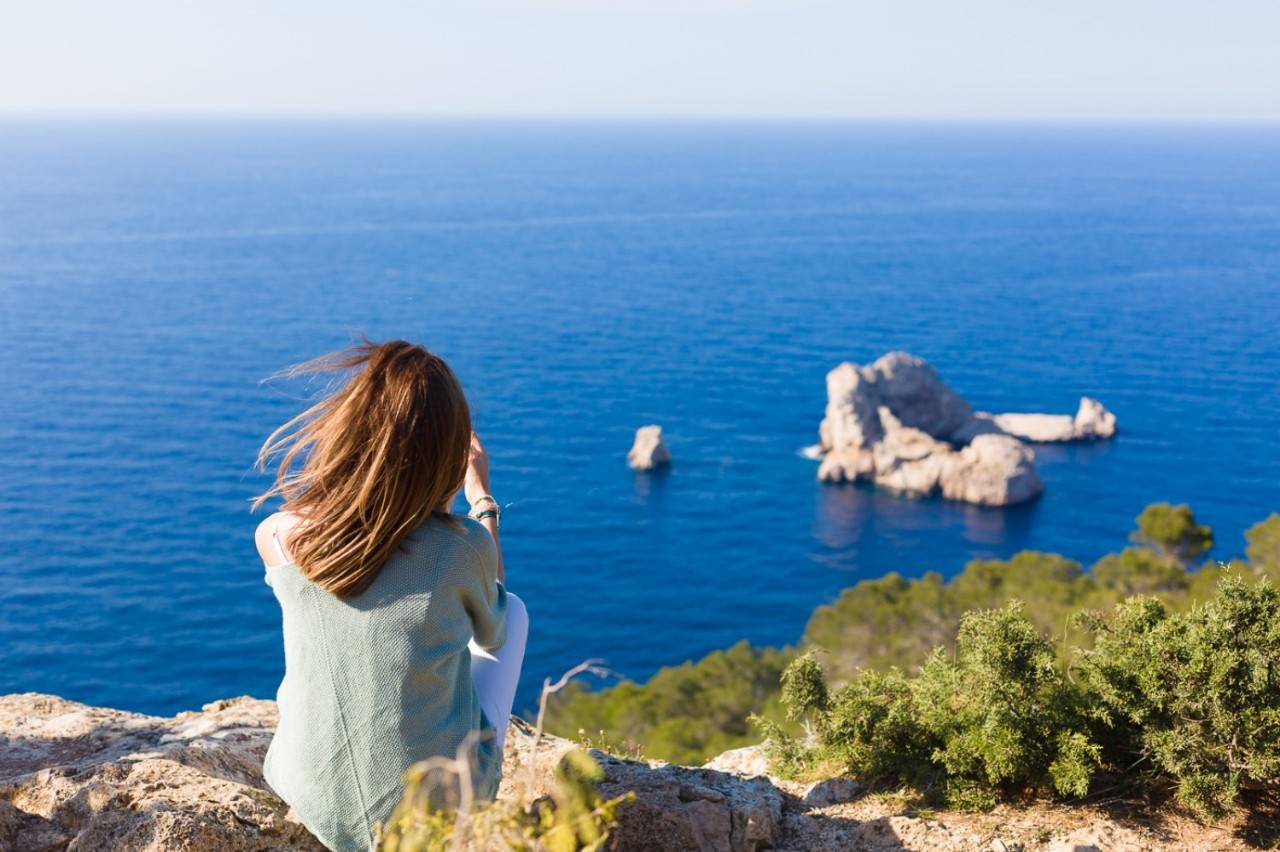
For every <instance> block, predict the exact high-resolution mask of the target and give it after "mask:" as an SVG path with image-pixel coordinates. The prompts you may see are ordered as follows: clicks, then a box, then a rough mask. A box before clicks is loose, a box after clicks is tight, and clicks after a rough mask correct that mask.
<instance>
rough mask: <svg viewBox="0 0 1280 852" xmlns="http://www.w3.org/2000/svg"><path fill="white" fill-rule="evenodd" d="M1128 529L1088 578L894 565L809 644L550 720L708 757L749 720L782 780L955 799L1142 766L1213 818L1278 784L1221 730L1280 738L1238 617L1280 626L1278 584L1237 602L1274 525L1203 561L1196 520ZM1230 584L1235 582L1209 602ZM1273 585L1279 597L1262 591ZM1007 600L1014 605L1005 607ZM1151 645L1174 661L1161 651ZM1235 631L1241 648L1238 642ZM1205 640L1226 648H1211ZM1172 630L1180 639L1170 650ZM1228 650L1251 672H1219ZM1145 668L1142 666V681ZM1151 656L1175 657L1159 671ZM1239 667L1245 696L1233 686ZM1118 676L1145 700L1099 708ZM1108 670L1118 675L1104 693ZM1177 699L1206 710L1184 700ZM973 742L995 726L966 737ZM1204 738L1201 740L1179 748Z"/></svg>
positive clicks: (637, 688) (1067, 787) (575, 703)
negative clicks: (871, 783) (1140, 617)
mask: <svg viewBox="0 0 1280 852" xmlns="http://www.w3.org/2000/svg"><path fill="white" fill-rule="evenodd" d="M1137 527H1138V528H1137V530H1136V531H1135V532H1134V533H1133V535H1132V536H1131V539H1132V540H1133V541H1134V543H1135V544H1134V546H1131V547H1128V548H1126V549H1124V550H1122V551H1120V552H1118V553H1114V554H1111V555H1108V556H1105V557H1103V558H1102V559H1100V560H1098V561H1097V562H1096V563H1095V564H1094V565H1093V566H1092V568H1091V569H1090V570H1085V568H1084V567H1083V566H1082V565H1081V564H1080V563H1078V562H1075V561H1072V560H1070V559H1067V558H1065V557H1062V556H1058V555H1056V554H1049V553H1039V552H1034V551H1025V552H1022V553H1019V554H1017V555H1015V556H1014V557H1012V558H1011V559H1009V560H978V561H974V562H971V563H969V564H968V565H967V566H966V567H965V568H964V570H963V571H961V572H960V573H959V574H957V575H956V576H955V577H953V578H951V579H950V580H944V579H943V578H942V576H941V575H939V574H936V573H929V574H925V575H924V576H923V577H921V578H920V579H917V580H907V579H904V578H903V577H901V576H899V575H897V574H889V575H887V576H885V577H883V578H880V579H878V580H870V581H864V582H861V583H858V584H857V585H856V586H853V587H851V588H849V589H846V590H845V591H844V592H842V593H841V594H840V596H839V597H838V599H837V600H836V601H835V602H834V603H832V604H830V605H829V606H824V607H819V608H818V609H817V610H816V611H815V612H814V614H813V616H812V617H811V618H810V620H809V624H808V626H807V627H806V629H805V634H804V639H803V643H802V645H801V647H800V648H799V649H795V650H792V649H781V650H778V649H768V648H765V649H757V648H752V647H750V646H749V645H747V644H746V643H740V644H738V645H736V646H734V647H733V648H731V649H730V650H728V651H724V652H717V653H716V654H712V655H710V656H708V657H706V658H704V659H703V660H702V661H700V662H698V663H696V664H694V663H686V664H685V665H683V666H678V667H674V668H669V669H663V670H662V671H660V672H659V673H657V674H656V675H655V676H654V677H653V678H652V679H651V680H650V681H649V682H648V683H647V684H644V685H639V684H635V683H631V682H624V683H622V684H619V685H618V686H615V687H611V688H609V689H604V690H600V691H591V690H588V689H585V688H583V687H577V688H575V689H573V690H572V691H570V692H569V694H567V695H563V696H556V697H555V700H553V702H552V704H551V707H550V714H549V727H550V728H551V730H553V731H555V732H556V733H560V734H563V735H567V736H575V735H580V734H581V733H587V734H589V735H592V736H595V735H598V734H603V735H604V736H603V737H602V738H603V739H606V740H608V739H610V738H613V739H615V740H616V741H622V742H626V743H629V744H633V745H638V746H639V747H641V748H642V749H643V750H644V752H645V753H646V754H647V755H649V756H652V757H660V758H663V759H667V760H672V761H678V762H682V763H698V762H701V761H702V760H704V759H706V758H707V757H710V756H712V755H714V754H716V753H718V752H720V751H723V750H724V749H727V748H732V747H735V746H738V745H744V744H747V743H750V742H754V741H757V740H758V739H759V735H758V733H753V731H752V730H751V728H750V727H749V726H748V724H747V718H748V716H750V715H751V714H756V716H757V721H758V723H759V725H760V726H761V728H763V729H764V730H765V732H766V733H767V734H769V735H770V740H771V742H772V743H773V745H772V749H773V754H774V757H775V760H776V761H777V763H778V765H779V767H780V768H781V769H782V771H784V772H788V773H790V774H795V775H803V774H810V773H822V772H830V771H837V770H838V771H847V772H856V773H857V774H861V775H865V776H868V777H881V778H886V779H888V778H893V779H896V780H899V781H904V782H909V783H911V784H915V785H917V786H919V787H920V788H921V789H924V790H928V791H930V792H932V793H936V794H937V795H939V796H940V797H941V798H943V799H945V800H947V801H949V802H951V803H953V804H965V803H967V804H969V805H980V804H984V803H989V802H990V801H992V800H993V797H994V796H996V795H999V794H1000V793H1002V792H1007V791H1011V790H1017V789H1033V788H1034V789H1045V790H1052V791H1055V792H1057V793H1058V794H1060V795H1066V796H1078V795H1082V792H1081V791H1083V790H1087V789H1088V788H1089V785H1090V780H1091V779H1092V778H1093V777H1094V775H1095V774H1096V773H1098V772H1103V771H1112V772H1121V771H1124V772H1128V771H1129V768H1130V767H1132V768H1133V772H1141V773H1145V776H1147V778H1148V780H1153V781H1160V780H1161V779H1163V780H1164V781H1170V780H1172V781H1173V782H1176V783H1177V785H1178V786H1177V790H1178V795H1179V798H1180V799H1181V800H1182V801H1184V802H1186V803H1187V804H1188V805H1189V806H1191V807H1193V808H1195V809H1197V810H1198V811H1199V812H1200V813H1202V814H1205V815H1209V814H1211V813H1213V812H1215V805H1214V802H1215V801H1216V802H1218V803H1219V804H1221V803H1223V802H1227V801H1229V800H1230V799H1231V798H1232V796H1233V795H1234V791H1235V790H1237V789H1240V788H1241V787H1245V786H1251V785H1254V786H1256V785H1258V784H1273V783H1275V780H1274V779H1275V777H1276V776H1275V773H1274V771H1273V770H1272V769H1271V768H1270V767H1271V766H1272V764H1271V763H1269V761H1271V760H1273V759H1274V755H1273V754H1271V753H1270V752H1267V751H1266V749H1263V748H1261V746H1257V745H1256V744H1255V746H1252V747H1250V748H1251V750H1249V751H1247V753H1248V754H1249V755H1250V756H1249V757H1247V758H1245V757H1242V755H1243V754H1245V753H1246V752H1245V751H1242V748H1244V746H1242V745H1241V743H1243V742H1244V740H1242V739H1241V737H1242V736H1243V735H1244V733H1245V729H1231V730H1230V732H1231V736H1230V737H1228V736H1227V731H1228V730H1229V728H1228V726H1226V723H1225V721H1224V720H1225V719H1226V718H1227V716H1226V715H1224V714H1226V713H1227V711H1226V710H1224V709H1223V708H1225V707H1227V706H1230V707H1232V708H1234V709H1233V710H1232V711H1231V712H1232V713H1234V714H1235V715H1237V716H1241V719H1242V720H1241V721H1239V724H1241V725H1246V726H1248V728H1247V729H1248V730H1249V731H1252V732H1253V735H1255V736H1258V737H1265V736H1270V737H1271V741H1276V740H1277V739H1280V737H1278V736H1277V732H1276V730H1275V729H1274V728H1272V727H1268V726H1273V725H1274V724H1276V723H1275V721H1274V717H1273V715H1270V714H1272V713H1273V711H1274V707H1273V705H1271V704H1267V703H1266V701H1267V700H1268V699H1267V696H1268V695H1270V699H1269V700H1276V697H1275V695H1274V692H1275V689H1276V687H1275V685H1274V682H1270V685H1268V682H1267V681H1265V678H1263V679H1261V680H1260V678H1262V675H1261V674H1259V673H1260V672H1270V673H1275V672H1280V662H1277V661H1276V660H1275V659H1274V653H1275V652H1274V651H1271V652H1269V651H1268V650H1267V646H1266V644H1265V642H1264V641H1263V640H1262V639H1261V638H1259V637H1261V636H1263V635H1264V634H1262V633H1258V632H1257V631H1258V630H1262V628H1261V627H1257V626H1254V627H1250V626H1249V625H1247V624H1245V623H1244V622H1243V621H1240V619H1243V618H1244V617H1245V614H1246V611H1247V612H1251V613H1253V615H1255V616H1257V617H1258V618H1260V619H1262V621H1264V622H1265V621H1267V619H1268V618H1272V619H1274V617H1273V616H1268V615H1267V614H1266V612H1265V600H1264V599H1265V598H1266V596H1267V595H1274V594H1275V592H1274V591H1271V592H1263V591H1250V592H1248V594H1252V595H1258V596H1261V597H1258V598H1256V599H1250V600H1253V603H1252V604H1251V605H1250V606H1248V607H1244V608H1243V610H1241V606H1243V605H1242V604H1240V603H1239V601H1240V595H1243V594H1245V592H1244V591H1242V589H1246V588H1248V589H1252V588H1253V586H1252V585H1250V583H1252V581H1253V580H1254V579H1256V578H1259V577H1271V578H1273V580H1280V515H1272V516H1271V517H1269V518H1267V519H1266V520H1265V521H1263V522H1261V523H1259V524H1257V525H1255V526H1254V527H1253V528H1251V529H1250V530H1249V531H1248V533H1247V534H1246V542H1247V548H1246V556H1247V560H1248V561H1247V563H1246V562H1244V561H1239V560H1237V561H1233V562H1232V563H1231V564H1230V565H1221V564H1216V563H1211V564H1206V565H1203V566H1201V567H1198V568H1193V567H1190V565H1189V563H1190V561H1191V560H1193V559H1195V558H1198V557H1199V556H1202V555H1203V554H1204V553H1205V552H1206V549H1207V548H1208V547H1209V545H1210V544H1211V543H1212V540H1213V534H1212V531H1211V530H1209V529H1208V528H1207V527H1204V526H1203V525H1201V524H1199V523H1197V521H1196V519H1195V517H1194V515H1193V514H1192V513H1191V512H1190V510H1189V509H1187V508H1186V507H1184V506H1169V505H1167V504H1158V505H1156V506H1151V507H1148V508H1147V509H1146V510H1144V512H1143V513H1142V515H1140V516H1139V518H1138V523H1137ZM1229 575H1230V576H1232V577H1234V578H1236V579H1232V580H1231V581H1230V582H1228V583H1226V584H1225V585H1223V587H1222V589H1221V591H1216V592H1215V590H1217V589H1218V587H1219V584H1220V581H1222V580H1223V578H1224V577H1227V576H1229ZM1246 580H1247V581H1248V582H1246ZM1263 588H1270V587H1264V586H1261V585H1260V586H1257V589H1263ZM1130 598H1134V600H1129V599H1130ZM1010 601H1022V602H1023V605H1022V606H1020V607H1012V608H1011V607H1009V606H1008V604H1009V602H1010ZM1135 601H1136V602H1135ZM1233 602H1234V603H1233ZM1153 607H1158V609H1159V624H1160V625H1163V626H1161V627H1160V629H1159V630H1158V631H1156V632H1155V633H1153V634H1152V635H1151V636H1147V637H1146V638H1145V639H1143V640H1142V641H1145V642H1147V643H1148V645H1147V646H1141V645H1140V643H1139V644H1134V643H1138V642H1139V640H1138V638H1137V634H1135V633H1134V632H1133V631H1135V630H1136V629H1137V628H1136V626H1135V625H1136V624H1137V623H1146V622H1134V621H1133V620H1134V619H1135V618H1136V616H1135V615H1133V614H1132V613H1131V612H1130V610H1131V609H1133V608H1138V609H1140V610H1141V611H1142V612H1145V613H1147V614H1148V616H1150V617H1152V618H1154V617H1155V616H1154V615H1151V612H1154V610H1153V609H1152V608H1153ZM1232 607H1236V609H1232ZM1082 611H1087V612H1093V613H1094V615H1092V616H1089V617H1081V616H1079V615H1078V614H1079V613H1081V612H1082ZM1097 613H1109V614H1107V615H1099V614H1097ZM1233 613H1234V614H1233ZM1233 619H1234V621H1233ZM1215 620H1216V621H1215ZM1212 623H1216V624H1218V625H1219V627H1221V624H1223V623H1230V624H1233V625H1235V627H1233V628H1232V630H1233V631H1234V632H1221V631H1220V632H1218V633H1212V632H1211V631H1210V629H1209V626H1208V625H1210V624H1212ZM1269 623H1272V624H1273V626H1272V627H1271V628H1268V629H1274V622H1273V621H1272V622H1269ZM1197 625H1199V626H1197ZM1237 628H1238V630H1237ZM1153 629H1154V628H1153ZM1157 634H1158V637H1159V638H1158V641H1159V642H1161V643H1164V644H1163V645H1161V647H1162V648H1163V651H1164V654H1165V655H1164V656H1151V654H1152V653H1153V651H1154V647H1153V646H1152V645H1151V644H1150V643H1154V642H1157ZM1144 635H1145V634H1144ZM1231 635H1236V637H1237V638H1236V640H1235V641H1236V642H1237V644H1235V645H1232V644H1230V643H1229V642H1228V637H1229V636H1231ZM1214 636H1216V637H1217V640H1220V641H1221V642H1222V643H1226V644H1219V645H1217V646H1213V645H1211V644H1206V643H1210V642H1211V639H1212V637H1214ZM1121 637H1127V638H1125V639H1124V640H1123V641H1124V642H1127V643H1128V644H1123V643H1122V640H1121ZM1179 637H1180V638H1181V641H1182V642H1183V644H1182V645H1181V646H1178V647H1174V645H1173V644H1171V643H1174V642H1175V641H1178V639H1179ZM1249 637H1253V638H1249ZM1217 640H1215V641H1217ZM1271 641H1272V648H1274V647H1276V646H1277V643H1276V640H1275V639H1272V640H1271ZM1192 646H1194V647H1192ZM1139 647H1144V648H1145V650H1143V651H1139V650H1136V649H1137V648H1139ZM1122 648H1127V649H1129V650H1128V651H1127V652H1126V653H1128V654H1129V656H1128V657H1126V656H1125V655H1124V654H1122V653H1121V650H1122ZM1215 649H1216V650H1215ZM815 651H817V653H814V652H815ZM1144 653H1145V654H1146V655H1147V656H1146V657H1142V654H1144ZM1269 653H1270V654H1271V655H1272V656H1268V654H1269ZM1237 657H1239V658H1241V659H1248V660H1251V661H1252V662H1251V663H1249V664H1248V665H1246V664H1245V663H1244V662H1240V661H1239V660H1237V661H1236V662H1234V663H1228V660H1235V659H1236V658H1237ZM1140 658H1141V659H1143V660H1145V661H1146V663H1147V665H1146V667H1145V668H1143V669H1141V670H1140V669H1139V668H1138V662H1139V659H1140ZM793 660H797V662H796V663H795V665H793V666H792V667H791V668H790V669H788V668H787V666H788V663H790V662H791V661H793ZM1157 660H1159V661H1163V662H1162V665H1163V666H1164V668H1160V669H1159V672H1160V673H1161V674H1160V677H1159V678H1156V672H1157V670H1156V668H1154V667H1155V665H1156V661H1157ZM1264 660H1267V661H1269V662H1265V663H1264V662H1263V661H1264ZM1192 661H1195V662H1194V663H1193V662H1192ZM1104 663H1105V664H1104ZM1266 665H1270V666H1271V668H1270V669H1267V668H1265V666H1266ZM1250 666H1252V668H1250ZM1260 667H1261V668H1260ZM784 670H785V671H786V672H787V673H786V675H785V676H784V675H783V672H784ZM1246 670H1247V671H1249V672H1252V674H1251V675H1250V676H1249V677H1251V678H1253V680H1251V681H1248V682H1249V683H1252V684H1253V687H1251V688H1252V689H1253V690H1254V691H1253V692H1248V691H1242V690H1244V686H1243V684H1244V683H1245V682H1246V680H1245V679H1244V678H1245V676H1244V674H1243V672H1244V671H1246ZM1139 671H1142V672H1145V674H1142V675H1141V676H1139V674H1138V672H1139ZM1215 672H1216V674H1214V673H1215ZM1126 673H1127V676H1129V677H1131V678H1133V679H1134V681H1133V682H1134V683H1140V685H1141V688H1142V690H1146V691H1144V692H1142V693H1141V694H1142V695H1143V696H1145V697H1144V698H1143V701H1145V702H1147V703H1146V704H1143V705H1139V704H1132V703H1129V704H1116V703H1107V701H1104V700H1103V699H1104V696H1108V695H1112V696H1120V695H1130V696H1136V695H1138V693H1137V692H1134V690H1136V689H1138V687H1137V686H1130V687H1129V689H1130V691H1129V692H1127V693H1125V692H1121V691H1119V690H1120V685H1121V684H1122V683H1124V681H1123V679H1122V678H1121V675H1124V674H1126ZM1068 675H1069V676H1068ZM1268 676H1270V677H1274V676H1275V675H1274V674H1269V675H1268ZM1107 678H1112V679H1114V683H1113V684H1112V686H1110V687H1107V684H1108V683H1112V681H1109V680H1107ZM1013 681H1016V682H1017V683H1016V684H1015V683H1014V682H1013ZM829 684H834V686H829ZM961 687H963V688H961ZM1268 689H1269V690H1271V693H1268V692H1267V690H1268ZM1175 692H1180V693H1183V694H1185V697H1184V698H1182V699H1181V700H1184V701H1192V700H1193V699H1194V700H1196V701H1200V702H1207V703H1206V704H1205V706H1200V705H1195V706H1192V705H1190V704H1186V705H1183V704H1178V703H1176V702H1173V696H1174V693H1175ZM1192 693H1194V695H1192ZM784 696H785V698H786V700H785V702H784V701H783V698H784ZM1108 700H1109V701H1118V700H1119V699H1118V698H1113V699H1108ZM1134 700H1135V701H1136V700H1137V699H1136V698H1134ZM1214 702H1218V703H1216V704H1215V703H1214ZM1222 702H1227V703H1222ZM1230 702H1235V703H1234V704H1231V703H1230ZM1210 704H1212V707H1211V706H1209V705H1210ZM1144 707H1146V708H1162V709H1161V711H1160V712H1162V713H1164V714H1165V716H1164V718H1165V719H1166V723H1165V724H1164V727H1159V726H1156V727H1152V726H1151V725H1148V724H1146V723H1143V724H1142V725H1140V724H1139V721H1136V720H1135V719H1134V718H1133V714H1134V713H1137V714H1138V715H1139V716H1141V715H1142V714H1144V713H1148V714H1149V713H1151V712H1154V711H1152V710H1150V709H1147V710H1144V709H1143V708H1144ZM1268 707H1271V708H1272V709H1270V710H1269V709H1267V708H1268ZM1214 708H1217V709H1214ZM1243 708H1249V709H1248V712H1247V713H1246V712H1244V709H1243ZM1211 710H1212V711H1213V712H1212V713H1211ZM1187 714H1189V715H1187ZM1215 714H1216V715H1215ZM1228 715H1229V714H1228ZM1144 718H1145V717H1144ZM1173 719H1182V720H1183V724H1182V725H1181V726H1175V725H1173V723H1172V721H1168V720H1173ZM1213 720H1217V721H1213ZM975 731H977V732H984V733H982V736H981V738H979V739H975V736H977V735H976V734H975ZM1162 731H1165V732H1166V733H1161V732H1162ZM1193 733H1195V734H1196V735H1198V736H1201V737H1204V738H1205V739H1203V740H1202V741H1201V744H1200V745H1195V746H1187V745H1186V744H1187V743H1188V742H1192V741H1193V739H1189V738H1191V737H1192V734H1193ZM1224 737H1225V738H1226V739H1225V740H1223V738H1224ZM1231 737H1234V738H1235V739H1234V740H1232V739H1231ZM1219 741H1230V742H1234V743H1235V745H1233V746H1231V748H1230V751H1231V754H1230V756H1229V757H1220V758H1213V759H1211V758H1210V757H1209V756H1208V754H1209V752H1211V751H1212V749H1210V748H1209V747H1208V745H1207V744H1208V743H1211V742H1219ZM1242 761H1244V762H1243V763H1242ZM1193 770H1194V771H1193ZM1233 773H1234V775H1233ZM1130 774H1132V773H1130ZM1233 778H1234V779H1235V780H1232V779H1233ZM1267 779H1271V780H1267Z"/></svg>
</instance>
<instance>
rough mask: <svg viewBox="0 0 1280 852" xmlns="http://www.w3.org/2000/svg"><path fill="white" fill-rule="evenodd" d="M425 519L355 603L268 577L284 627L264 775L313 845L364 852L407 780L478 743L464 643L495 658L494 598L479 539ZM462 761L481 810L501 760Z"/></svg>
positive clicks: (485, 756) (480, 532)
mask: <svg viewBox="0 0 1280 852" xmlns="http://www.w3.org/2000/svg"><path fill="white" fill-rule="evenodd" d="M455 521H456V525H451V524H449V523H448V522H446V521H444V520H440V519H435V518H433V519H431V520H428V521H427V522H426V523H424V524H423V525H422V526H420V527H419V528H418V529H417V530H416V531H415V532H414V533H413V534H412V535H410V536H409V537H408V538H407V539H406V540H405V542H404V545H403V546H402V547H401V548H400V549H399V550H398V551H397V552H396V553H395V555H393V556H392V557H391V558H390V559H388V560H387V563H386V565H384V566H383V568H382V570H381V571H379V572H378V576H377V578H376V579H374V581H373V583H372V584H371V585H370V586H369V587H368V588H367V589H365V590H364V591H363V592H361V593H360V594H358V595H355V596H353V597H349V598H338V597H336V596H334V595H333V594H331V593H329V592H327V591H325V590H324V589H322V588H320V587H319V586H317V585H315V584H314V583H312V582H311V581H310V580H307V579H306V578H305V577H303V576H302V574H300V573H299V572H298V570H297V568H296V567H295V566H293V565H292V564H289V565H280V566H274V567H271V568H268V569H267V583H268V584H269V585H270V586H271V587H272V589H273V590H274V592H275V596H276V599H277V600H279V601H280V608H281V610H282V611H283V615H284V660H285V673H284V680H283V681H282V682H281V684H280V690H279V692H278V693H277V695H276V701H277V702H278V704H279V706H280V721H279V725H278V726H277V728H276V733H275V738H274V739H273V740H272V741H271V748H270V750H268V752H267V757H266V763H265V765H264V767H263V774H264V775H265V776H266V780H267V783H268V784H270V785H271V789H273V790H275V791H276V793H277V794H279V796H280V797H281V798H282V799H284V800H285V801H286V802H288V803H289V804H290V805H291V806H292V807H293V809H294V810H295V811H296V812H297V814H298V816H299V817H300V818H301V819H302V822H303V824H304V825H306V827H307V828H308V829H310V830H311V833H312V834H314V835H315V836H316V837H318V838H319V839H320V841H321V842H322V843H324V844H325V845H326V846H328V847H329V848H331V849H334V850H339V852H347V850H358V852H365V850H367V849H368V848H369V844H370V839H371V836H372V831H373V826H374V824H375V823H377V822H379V821H384V820H386V818H387V817H388V816H389V815H390V813H391V809H392V808H393V807H394V806H395V804H396V802H397V801H398V800H399V798H400V793H401V791H402V789H403V775H404V772H405V770H406V769H408V768H409V767H410V766H411V765H412V764H414V763H415V762H417V761H419V760H423V759H425V758H428V757H433V756H444V757H450V758H452V757H454V756H456V754H457V752H458V747H459V746H460V745H462V744H463V743H464V742H466V741H467V738H468V737H469V736H470V735H472V734H473V733H474V732H483V731H485V730H486V729H488V730H489V731H491V727H492V726H491V725H490V724H489V721H488V720H487V719H486V718H485V716H484V713H483V712H482V711H481V709H480V703H479V701H478V700H477V699H476V694H475V687H474V685H473V683H472V681H471V658H470V654H469V653H468V651H467V643H468V642H469V641H470V640H471V638H472V636H474V637H475V639H476V642H477V643H479V644H480V645H481V646H483V647H484V648H486V649H490V650H492V649H496V648H498V647H500V646H501V645H502V642H503V640H504V638H505V633H506V605H507V598H506V591H505V590H504V589H503V588H502V584H501V583H499V582H498V580H497V567H498V554H497V549H496V547H495V546H494V542H493V539H492V537H490V535H489V533H488V531H486V530H485V529H484V527H482V526H480V525H479V524H478V523H476V522H475V521H472V520H470V519H466V518H456V519H455ZM479 739H480V742H479V744H478V745H477V746H476V749H475V760H476V769H477V770H478V771H477V772H476V773H475V776H476V788H477V790H476V792H477V794H478V795H480V796H488V797H492V796H493V794H494V792H495V791H496V789H497V782H498V779H499V776H500V773H501V769H502V766H501V759H502V756H501V755H499V754H495V753H494V748H493V744H492V737H491V736H488V737H486V736H481V737H479Z"/></svg>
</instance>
